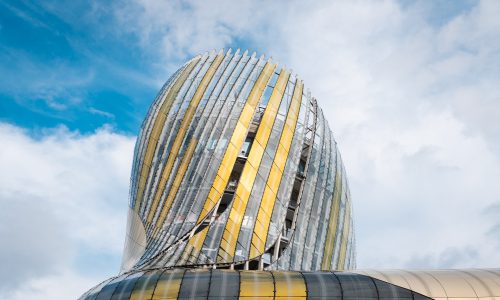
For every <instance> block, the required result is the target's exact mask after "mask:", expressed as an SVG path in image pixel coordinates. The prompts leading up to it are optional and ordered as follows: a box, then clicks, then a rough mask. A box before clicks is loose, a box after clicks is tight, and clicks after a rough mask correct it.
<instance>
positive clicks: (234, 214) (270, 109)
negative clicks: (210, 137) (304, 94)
mask: <svg viewBox="0 0 500 300" xmlns="http://www.w3.org/2000/svg"><path fill="white" fill-rule="evenodd" d="M288 77H289V73H288V72H286V71H285V70H282V72H281V73H280V75H279V76H278V80H277V81H276V87H278V86H286V83H287V81H288ZM282 98H283V92H280V91H279V89H274V90H273V92H272V94H271V97H270V99H269V102H268V104H267V107H266V109H265V110H264V115H263V117H262V120H261V123H260V124H259V127H258V129H257V134H256V135H255V140H254V144H253V145H252V148H251V149H250V153H249V155H248V159H247V163H246V164H245V166H244V167H243V172H242V173H241V176H240V181H239V183H238V187H237V188H236V193H235V194H236V197H235V199H234V200H233V206H232V207H231V212H230V214H229V220H232V221H233V223H234V224H235V227H234V228H233V229H231V230H230V229H229V228H228V227H227V226H226V228H224V233H223V238H224V240H226V241H227V243H221V245H220V248H221V249H222V250H224V252H226V253H227V254H228V255H229V257H230V259H232V257H234V253H235V251H236V242H237V238H238V233H239V230H240V228H241V224H242V221H243V217H244V215H245V210H246V207H247V204H248V199H249V196H250V194H249V193H242V192H241V189H246V190H247V191H251V190H252V188H253V185H254V183H255V178H256V176H257V170H258V168H259V166H260V163H261V161H262V156H263V154H264V149H265V147H266V146H267V142H268V141H269V137H270V135H271V129H270V128H272V126H273V123H274V120H275V119H276V114H277V113H278V110H277V108H278V107H279V105H280V102H281V99H282Z"/></svg>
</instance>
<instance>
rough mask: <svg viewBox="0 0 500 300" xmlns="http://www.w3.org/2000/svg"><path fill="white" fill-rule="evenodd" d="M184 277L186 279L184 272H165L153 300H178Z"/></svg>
mask: <svg viewBox="0 0 500 300" xmlns="http://www.w3.org/2000/svg"><path fill="white" fill-rule="evenodd" d="M182 277H184V270H178V269H177V270H176V269H173V270H171V271H170V270H169V271H165V272H164V273H163V274H162V275H161V277H160V280H158V284H157V285H156V289H155V292H154V295H153V298H151V300H164V299H177V296H178V295H179V290H180V288H181V282H182Z"/></svg>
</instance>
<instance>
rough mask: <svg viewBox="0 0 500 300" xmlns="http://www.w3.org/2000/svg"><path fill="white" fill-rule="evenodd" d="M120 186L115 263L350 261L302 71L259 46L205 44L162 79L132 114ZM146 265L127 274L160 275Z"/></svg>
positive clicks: (334, 184)
mask: <svg viewBox="0 0 500 300" xmlns="http://www.w3.org/2000/svg"><path fill="white" fill-rule="evenodd" d="M130 195H131V199H130V208H131V212H129V219H130V221H129V225H128V226H129V227H130V228H129V229H128V231H127V232H129V233H128V234H127V239H126V246H125V254H124V262H123V264H122V271H127V270H131V269H144V268H147V269H153V268H158V267H175V266H191V267H203V266H207V265H208V266H214V267H228V268H239V269H249V270H257V269H258V270H264V269H270V270H275V269H285V270H289V269H302V270H319V269H323V270H331V269H340V270H342V269H346V268H351V267H354V266H355V260H354V258H355V245H354V242H355V238H354V229H353V226H352V224H353V222H352V210H351V208H350V203H351V202H350V199H349V193H348V188H347V180H345V171H344V168H343V165H342V161H341V159H340V155H338V154H337V147H336V144H335V141H334V140H333V137H332V133H331V130H330V128H329V127H328V123H327V121H326V120H325V118H324V116H323V114H322V111H321V109H320V108H319V107H318V105H317V101H316V99H314V98H313V97H312V96H311V95H310V92H309V91H307V90H306V89H305V87H304V84H303V83H302V80H300V79H299V78H298V77H297V76H296V75H295V74H291V73H290V72H289V71H287V69H286V68H283V67H279V66H278V65H277V64H276V63H273V62H272V61H271V60H270V59H266V58H264V57H263V56H261V57H260V58H258V57H256V55H255V54H253V55H248V54H247V52H244V53H242V54H240V51H239V50H238V51H235V52H232V51H231V50H229V51H227V52H225V53H224V52H223V51H220V52H218V53H216V52H212V53H206V54H204V55H200V56H197V57H195V58H194V59H192V60H191V61H189V62H188V63H186V64H185V65H184V66H183V67H181V68H180V69H179V70H178V71H177V72H176V73H175V74H174V75H173V76H172V78H171V79H169V80H168V81H167V83H166V84H165V86H164V87H163V88H162V90H161V91H160V93H159V95H158V97H157V99H156V100H155V102H154V103H153V105H152V107H151V108H150V109H149V111H148V115H147V116H146V118H145V121H144V122H143V124H142V128H141V133H140V135H139V137H138V140H137V145H136V147H135V153H134V163H133V168H132V178H131V188H130ZM190 274H191V273H190ZM147 275H148V276H147V278H148V279H147V280H146V279H141V280H139V281H138V282H136V283H134V284H137V285H140V286H144V287H146V286H150V285H151V284H152V283H151V282H152V280H162V278H163V277H162V276H163V275H158V276H156V275H157V274H156V275H155V274H153V273H151V272H148V273H147ZM150 275H151V276H150ZM153 275H154V276H156V277H154V276H153ZM271 275H272V274H271ZM271 275H269V274H268V275H266V276H271ZM190 276H191V275H190ZM193 276H194V277H193V278H196V276H197V275H196V276H195V275H193ZM252 276H253V275H252ZM255 278H257V277H255ZM287 278H288V277H287ZM294 278H295V277H293V278H292V277H290V278H289V279H290V280H291V281H290V282H293V280H295V279H294ZM256 280H257V279H256ZM287 280H288V279H287ZM144 293H145V294H144V295H148V296H147V297H150V293H151V291H150V290H148V289H146V288H145V292H144ZM134 297H136V296H134ZM137 297H139V296H137Z"/></svg>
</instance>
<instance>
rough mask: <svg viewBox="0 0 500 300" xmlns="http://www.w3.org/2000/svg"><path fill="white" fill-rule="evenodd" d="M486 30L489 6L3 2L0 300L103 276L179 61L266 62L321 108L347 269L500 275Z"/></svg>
mask: <svg viewBox="0 0 500 300" xmlns="http://www.w3.org/2000/svg"><path fill="white" fill-rule="evenodd" d="M103 3H106V4H105V5H104V4H103ZM499 14H500V2H499V1H417V2H413V1H369V2H365V1H323V2H322V1H314V2H307V1H295V2H294V1H281V2H280V1H275V2H272V3H269V2H264V1H233V0H228V1H191V2H190V1H150V0H123V1H114V2H108V1H104V2H98V1H83V0H82V1H68V2H65V3H64V5H62V4H61V3H58V2H55V1H54V2H53V1H36V3H35V1H34V2H33V3H31V2H25V1H2V2H0V74H2V75H1V77H0V143H1V147H0V207H1V208H2V209H1V210H0V243H1V247H0V260H1V261H2V267H1V268H0V298H2V299H6V298H8V299H71V298H76V297H78V296H79V295H80V294H82V293H83V292H84V291H85V290H87V289H88V288H90V287H91V286H93V285H95V284H97V283H98V282H100V281H102V280H104V279H105V278H107V277H109V276H111V275H114V274H116V273H117V272H118V269H119V264H120V259H121V251H122V247H123V241H124V229H125V223H126V206H127V202H128V184H129V173H130V167H131V161H132V155H133V146H134V143H135V138H136V135H137V133H138V131H139V126H140V122H141V120H142V118H143V117H144V115H145V112H146V110H147V109H148V106H149V105H150V103H151V101H152V100H153V99H154V97H155V94H156V93H157V91H158V90H159V88H160V87H161V85H162V83H163V82H165V81H166V80H167V79H168V77H169V76H170V75H171V74H172V73H173V72H174V71H175V70H176V69H177V68H178V67H179V66H180V65H181V64H182V63H183V62H184V61H186V60H187V59H189V58H190V57H192V56H194V55H196V54H198V53H201V52H204V51H207V50H212V49H220V48H225V49H228V48H233V49H235V48H242V49H250V50H255V51H257V52H258V53H265V54H266V55H268V56H272V57H273V59H274V60H275V61H278V62H280V63H282V64H285V65H286V66H287V67H289V68H291V69H293V71H294V72H296V73H298V74H299V76H300V77H301V78H303V79H304V81H305V84H306V86H307V87H309V89H310V90H311V92H312V94H313V95H314V96H315V97H316V98H317V99H318V101H319V103H320V105H321V106H322V108H323V109H324V112H325V114H326V117H327V118H328V120H329V123H330V124H331V125H332V127H333V130H334V133H335V136H336V139H337V141H338V144H339V146H340V149H341V152H342V155H343V159H344V162H345V165H346V169H347V173H348V178H349V183H350V188H351V194H352V198H353V202H354V213H355V220H356V224H355V225H356V233H357V247H358V252H357V257H358V267H360V268H466V267H488V266H489V267H500V126H499V124H500V38H499V37H500V18H499V17H498V16H499Z"/></svg>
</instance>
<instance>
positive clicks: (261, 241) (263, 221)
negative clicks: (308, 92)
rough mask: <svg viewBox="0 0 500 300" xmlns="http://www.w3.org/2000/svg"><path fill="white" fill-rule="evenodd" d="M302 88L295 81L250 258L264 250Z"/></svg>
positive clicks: (257, 222)
mask: <svg viewBox="0 0 500 300" xmlns="http://www.w3.org/2000/svg"><path fill="white" fill-rule="evenodd" d="M302 89H303V83H302V82H299V81H297V83H296V84H295V89H294V91H293V96H292V103H291V104H290V109H289V110H288V114H287V117H286V122H285V127H284V128H283V131H282V133H281V137H280V141H279V144H278V149H277V151H276V155H275V156H274V162H273V164H272V166H271V171H270V172H269V178H268V180H267V184H266V187H265V190H264V194H263V196H262V201H261V203H260V208H259V212H258V214H257V221H256V223H255V227H254V230H253V236H252V245H251V246H250V259H252V258H255V257H257V256H260V255H262V254H263V253H264V251H265V246H266V240H267V233H268V230H269V223H270V222H271V215H272V209H273V207H274V204H275V202H276V193H277V192H278V189H279V186H280V183H281V180H282V178H283V171H284V170H285V164H286V161H287V159H288V152H289V151H290V146H291V145H292V139H293V135H294V133H295V127H296V125H297V120H298V116H299V110H300V104H301V102H302Z"/></svg>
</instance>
